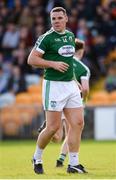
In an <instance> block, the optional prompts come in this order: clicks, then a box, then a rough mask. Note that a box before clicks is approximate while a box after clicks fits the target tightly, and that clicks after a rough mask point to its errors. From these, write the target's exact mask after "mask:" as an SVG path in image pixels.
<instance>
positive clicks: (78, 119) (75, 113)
mask: <svg viewBox="0 0 116 180" xmlns="http://www.w3.org/2000/svg"><path fill="white" fill-rule="evenodd" d="M64 114H65V116H66V119H67V122H68V123H69V125H71V126H73V127H75V126H77V125H78V124H81V125H83V124H84V109H83V107H79V108H65V109H64Z"/></svg>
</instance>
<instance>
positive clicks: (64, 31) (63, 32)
mask: <svg viewBox="0 0 116 180" xmlns="http://www.w3.org/2000/svg"><path fill="white" fill-rule="evenodd" d="M51 29H53V30H54V31H55V32H56V33H58V34H65V33H66V29H64V30H63V31H61V32H59V31H56V30H55V29H54V28H53V27H52V28H51Z"/></svg>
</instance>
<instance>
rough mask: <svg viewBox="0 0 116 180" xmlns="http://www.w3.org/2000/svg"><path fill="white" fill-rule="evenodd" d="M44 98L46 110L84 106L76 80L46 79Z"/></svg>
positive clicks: (44, 81) (61, 109)
mask: <svg viewBox="0 0 116 180" xmlns="http://www.w3.org/2000/svg"><path fill="white" fill-rule="evenodd" d="M42 100H43V106H44V110H46V111H47V110H48V111H63V109H64V108H79V107H83V104H82V99H81V95H80V90H79V88H78V85H77V83H76V82H75V81H74V80H72V81H68V82H64V81H49V80H45V79H44V80H43V90H42Z"/></svg>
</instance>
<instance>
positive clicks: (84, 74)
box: [73, 57, 90, 83]
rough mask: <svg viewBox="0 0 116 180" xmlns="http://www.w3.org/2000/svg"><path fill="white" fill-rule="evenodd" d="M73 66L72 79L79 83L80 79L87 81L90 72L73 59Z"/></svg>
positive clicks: (77, 60)
mask: <svg viewBox="0 0 116 180" xmlns="http://www.w3.org/2000/svg"><path fill="white" fill-rule="evenodd" d="M73 59H74V61H73V66H74V77H75V78H76V80H77V81H79V82H80V83H81V79H89V78H90V70H89V68H88V67H87V66H86V65H85V64H84V63H82V62H81V61H80V60H79V59H78V58H76V57H74V58H73Z"/></svg>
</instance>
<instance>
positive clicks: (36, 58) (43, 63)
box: [27, 49, 69, 72]
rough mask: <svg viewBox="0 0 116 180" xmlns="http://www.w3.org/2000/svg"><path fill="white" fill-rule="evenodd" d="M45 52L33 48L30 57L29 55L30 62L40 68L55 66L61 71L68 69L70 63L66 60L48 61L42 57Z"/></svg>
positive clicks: (54, 67)
mask: <svg viewBox="0 0 116 180" xmlns="http://www.w3.org/2000/svg"><path fill="white" fill-rule="evenodd" d="M42 57H43V54H42V53H40V52H38V51H37V50H34V49H33V50H32V51H31V53H30V55H29V57H28V60H27V62H28V64H29V65H31V66H34V67H38V68H53V69H55V70H58V71H60V72H65V71H67V69H68V67H69V65H68V64H66V63H64V62H54V61H47V60H45V59H43V58H42Z"/></svg>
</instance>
